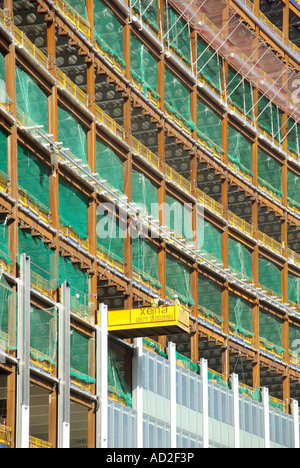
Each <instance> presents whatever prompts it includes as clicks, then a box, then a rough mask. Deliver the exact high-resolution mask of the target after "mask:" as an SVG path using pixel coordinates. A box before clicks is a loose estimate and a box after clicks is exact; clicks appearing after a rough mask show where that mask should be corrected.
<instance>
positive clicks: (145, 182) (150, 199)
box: [132, 169, 158, 219]
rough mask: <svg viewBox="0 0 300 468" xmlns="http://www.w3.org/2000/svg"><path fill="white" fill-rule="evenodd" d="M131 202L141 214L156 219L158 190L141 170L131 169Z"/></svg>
mask: <svg viewBox="0 0 300 468" xmlns="http://www.w3.org/2000/svg"><path fill="white" fill-rule="evenodd" d="M132 202H133V203H137V204H138V205H139V209H140V211H141V213H142V214H149V215H152V216H153V217H154V218H155V219H158V191H157V187H156V185H154V184H153V182H151V180H150V179H149V177H147V176H146V175H145V174H143V173H142V172H139V171H137V170H135V169H132Z"/></svg>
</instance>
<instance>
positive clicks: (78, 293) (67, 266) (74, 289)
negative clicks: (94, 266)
mask: <svg viewBox="0 0 300 468" xmlns="http://www.w3.org/2000/svg"><path fill="white" fill-rule="evenodd" d="M64 281H67V282H68V284H69V286H70V294H71V310H72V312H74V313H75V314H77V315H80V316H81V317H82V316H84V317H87V316H88V315H89V283H90V277H89V275H88V274H87V273H86V272H85V271H82V270H80V268H78V267H77V266H76V265H74V263H72V261H71V260H70V258H67V257H59V281H58V285H61V284H62V283H63V282H64Z"/></svg>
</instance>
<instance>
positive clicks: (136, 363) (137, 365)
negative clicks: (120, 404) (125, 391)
mask: <svg viewBox="0 0 300 468" xmlns="http://www.w3.org/2000/svg"><path fill="white" fill-rule="evenodd" d="M134 344H135V348H134V355H133V366H132V384H133V389H132V402H133V408H134V409H135V410H136V413H137V428H136V432H137V448H143V444H144V434H143V429H144V426H143V416H144V408H143V338H136V339H135V340H134Z"/></svg>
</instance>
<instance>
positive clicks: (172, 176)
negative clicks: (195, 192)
mask: <svg viewBox="0 0 300 468" xmlns="http://www.w3.org/2000/svg"><path fill="white" fill-rule="evenodd" d="M165 174H166V178H167V179H168V180H170V181H171V182H174V183H175V184H176V185H178V187H180V188H182V189H183V190H184V191H185V192H187V193H191V183H190V182H189V181H188V180H187V179H185V178H184V177H183V176H182V175H180V174H179V173H178V172H176V171H175V170H174V169H173V168H172V167H170V166H168V165H167V164H166V165H165Z"/></svg>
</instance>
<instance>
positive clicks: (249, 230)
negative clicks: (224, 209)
mask: <svg viewBox="0 0 300 468" xmlns="http://www.w3.org/2000/svg"><path fill="white" fill-rule="evenodd" d="M228 222H229V224H231V225H232V226H234V227H236V228H237V229H238V230H239V231H242V232H243V233H244V234H247V236H250V237H253V234H254V228H253V226H252V224H249V223H247V221H245V220H244V219H242V218H239V217H238V216H237V215H236V214H234V213H232V212H231V211H229V212H228Z"/></svg>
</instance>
